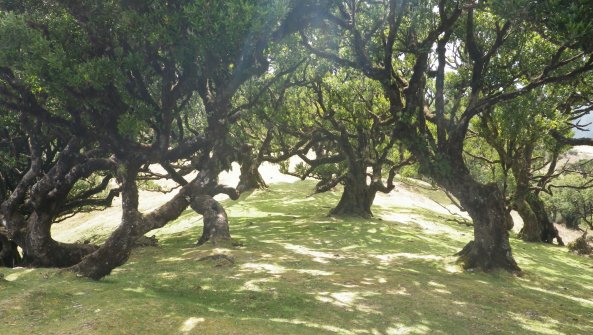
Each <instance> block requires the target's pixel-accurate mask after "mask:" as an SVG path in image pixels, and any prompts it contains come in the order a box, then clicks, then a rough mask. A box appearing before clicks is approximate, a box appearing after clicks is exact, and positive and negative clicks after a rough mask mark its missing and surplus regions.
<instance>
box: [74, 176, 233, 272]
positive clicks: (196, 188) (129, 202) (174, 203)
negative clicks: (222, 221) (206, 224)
mask: <svg viewBox="0 0 593 335" xmlns="http://www.w3.org/2000/svg"><path fill="white" fill-rule="evenodd" d="M138 169H139V166H137V165H124V166H122V167H120V168H119V170H120V176H119V179H120V183H121V193H122V221H121V224H120V225H119V226H118V227H117V229H116V230H115V231H114V232H113V233H112V234H111V235H110V236H109V238H108V239H107V241H105V243H104V244H103V245H102V246H101V247H99V249H97V250H96V251H95V252H93V253H91V254H89V255H88V256H86V257H85V258H83V259H82V261H81V262H80V263H78V264H76V265H74V266H73V267H71V268H70V270H71V271H73V272H76V273H78V274H79V275H82V276H84V277H88V278H91V279H95V280H99V279H101V278H103V277H105V276H107V275H109V274H110V273H111V271H112V270H113V269H115V268H116V267H118V266H121V265H123V264H124V263H125V262H126V261H127V260H128V258H129V257H130V254H131V251H132V249H133V247H134V242H135V241H136V240H137V239H138V238H139V237H141V236H142V235H144V234H146V233H147V232H149V231H151V230H153V229H157V228H161V227H163V226H164V225H166V224H167V223H168V222H170V221H171V220H174V219H176V218H177V217H179V215H181V213H183V211H184V210H185V209H186V208H187V206H188V205H189V204H190V203H191V202H192V201H193V199H194V198H196V197H198V196H200V195H203V194H206V193H208V192H209V190H211V189H212V190H214V189H215V187H214V185H215V182H216V178H211V174H210V172H209V171H208V170H203V171H200V173H198V176H197V177H196V178H195V179H194V180H192V181H191V182H190V183H188V184H186V185H185V186H183V187H182V188H181V189H180V190H179V193H177V194H176V195H175V196H174V197H173V198H172V199H171V200H169V201H168V202H167V203H165V204H163V205H162V206H160V207H159V208H157V209H155V210H154V211H152V212H150V213H147V214H142V213H140V211H139V210H138V187H137V185H136V176H137V174H138ZM233 190H234V189H233ZM213 192H214V191H213ZM211 206H212V205H211ZM206 212H208V215H210V214H211V213H212V212H211V211H210V210H208V211H206ZM206 212H205V215H206ZM205 221H209V219H205Z"/></svg>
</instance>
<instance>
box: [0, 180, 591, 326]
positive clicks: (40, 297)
mask: <svg viewBox="0 0 593 335" xmlns="http://www.w3.org/2000/svg"><path fill="white" fill-rule="evenodd" d="M312 186H313V184H312V183H310V182H298V183H295V184H276V185H273V186H272V189H271V190H268V191H257V192H255V193H254V194H252V195H251V196H250V197H248V198H247V199H243V200H241V201H239V202H227V203H226V205H227V211H228V213H229V215H230V217H231V219H232V222H231V229H232V233H233V235H234V237H235V238H236V239H237V240H238V241H240V242H241V243H242V244H243V246H241V247H220V246H219V247H217V248H213V247H212V246H202V247H199V248H196V247H194V246H193V245H192V242H193V241H195V240H196V239H197V237H198V236H199V233H200V225H201V220H200V219H199V217H197V216H195V215H194V214H192V213H190V212H187V213H186V214H185V215H184V216H183V217H181V218H180V219H179V220H177V221H176V222H175V223H172V224H171V225H169V226H167V227H165V228H163V229H161V230H160V231H157V237H158V238H159V240H160V246H159V247H156V248H155V247H146V248H140V249H137V250H136V251H135V252H134V254H133V256H132V258H131V259H130V261H129V262H128V263H127V264H126V265H125V266H123V267H121V268H119V269H117V270H116V271H115V272H114V274H113V275H111V276H109V277H107V278H106V279H104V280H101V281H99V282H94V281H90V280H86V279H83V278H76V277H75V276H74V275H73V274H71V273H63V272H59V271H56V270H47V269H36V270H33V269H1V270H0V272H1V273H3V274H4V277H5V280H3V281H0V329H2V330H1V332H2V333H3V334H241V335H243V334H386V335H390V334H512V333H516V334H529V333H532V334H593V260H591V259H590V258H583V257H577V256H573V255H571V254H569V253H567V252H566V249H563V248H558V247H553V246H545V245H539V244H526V243H523V242H520V241H518V240H515V239H513V240H512V243H513V248H514V252H515V258H516V259H517V261H518V262H519V264H520V265H521V266H522V268H523V269H524V274H523V275H522V276H514V275H511V274H507V273H490V274H484V273H474V272H462V271H460V269H459V268H458V267H457V266H456V265H455V263H454V260H455V258H454V257H452V256H451V255H452V254H454V253H455V252H456V251H458V250H459V249H460V248H461V247H462V246H463V245H464V244H465V243H466V242H467V241H468V240H469V239H471V235H472V234H471V228H470V227H466V226H463V225H459V224H456V223H452V222H448V221H447V220H446V219H447V218H446V217H444V216H443V215H442V214H436V213H434V212H430V211H428V210H413V209H410V208H397V207H390V206H382V207H378V208H375V214H376V217H377V219H373V220H361V219H337V218H330V217H327V216H326V215H325V214H326V213H327V212H328V210H329V209H330V207H331V206H332V205H333V204H335V203H337V200H338V196H339V193H334V194H324V195H318V196H315V197H305V195H307V194H309V193H310V190H311V187H312ZM403 215H406V216H408V218H409V217H410V216H411V217H412V220H407V223H400V222H397V221H396V220H390V218H397V217H401V216H403ZM381 218H383V219H381ZM106 219H107V218H106ZM95 233H96V232H94V231H87V232H85V234H87V235H93V234H95ZM82 237H83V236H77V238H82ZM73 238H74V237H73ZM215 254H225V255H228V256H229V257H231V258H232V260H233V261H234V263H231V262H230V261H229V260H228V259H226V258H220V259H214V260H206V261H199V259H201V258H203V257H205V256H209V255H215ZM6 330H8V332H6Z"/></svg>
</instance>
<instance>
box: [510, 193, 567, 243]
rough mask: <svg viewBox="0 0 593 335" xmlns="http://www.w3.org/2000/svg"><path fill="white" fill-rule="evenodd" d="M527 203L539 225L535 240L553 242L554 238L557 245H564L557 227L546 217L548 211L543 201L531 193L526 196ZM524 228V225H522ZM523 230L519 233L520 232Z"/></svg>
mask: <svg viewBox="0 0 593 335" xmlns="http://www.w3.org/2000/svg"><path fill="white" fill-rule="evenodd" d="M527 204H529V207H530V208H531V211H532V212H533V213H534V215H535V217H536V218H537V224H538V227H539V229H538V230H539V232H540V235H539V238H540V240H539V241H537V242H545V243H553V242H554V239H556V242H558V245H562V246H563V245H564V241H562V238H561V237H560V235H559V233H558V229H556V227H555V226H554V224H553V223H552V221H550V218H549V217H548V213H547V211H546V207H545V204H544V202H543V201H542V200H541V199H540V198H539V196H537V195H536V194H531V195H530V196H528V197H527ZM523 228H525V226H524V227H523ZM522 232H523V230H521V232H520V233H519V234H521V233H522Z"/></svg>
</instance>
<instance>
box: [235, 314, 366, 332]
mask: <svg viewBox="0 0 593 335" xmlns="http://www.w3.org/2000/svg"><path fill="white" fill-rule="evenodd" d="M244 320H249V319H248V318H244ZM270 321H273V322H279V323H289V324H293V325H301V326H305V327H308V328H313V329H319V330H325V331H329V332H333V333H336V334H343V335H355V334H361V333H362V334H364V333H366V331H365V330H361V329H353V330H348V329H345V328H340V327H337V326H332V325H326V324H320V323H315V322H310V321H304V320H299V319H281V318H272V319H270Z"/></svg>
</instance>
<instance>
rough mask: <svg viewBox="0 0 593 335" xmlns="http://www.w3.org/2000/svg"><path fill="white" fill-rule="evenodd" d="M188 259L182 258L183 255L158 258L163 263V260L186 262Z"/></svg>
mask: <svg viewBox="0 0 593 335" xmlns="http://www.w3.org/2000/svg"><path fill="white" fill-rule="evenodd" d="M184 261H187V259H185V258H181V257H168V258H162V259H159V260H157V262H159V263H162V262H184Z"/></svg>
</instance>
